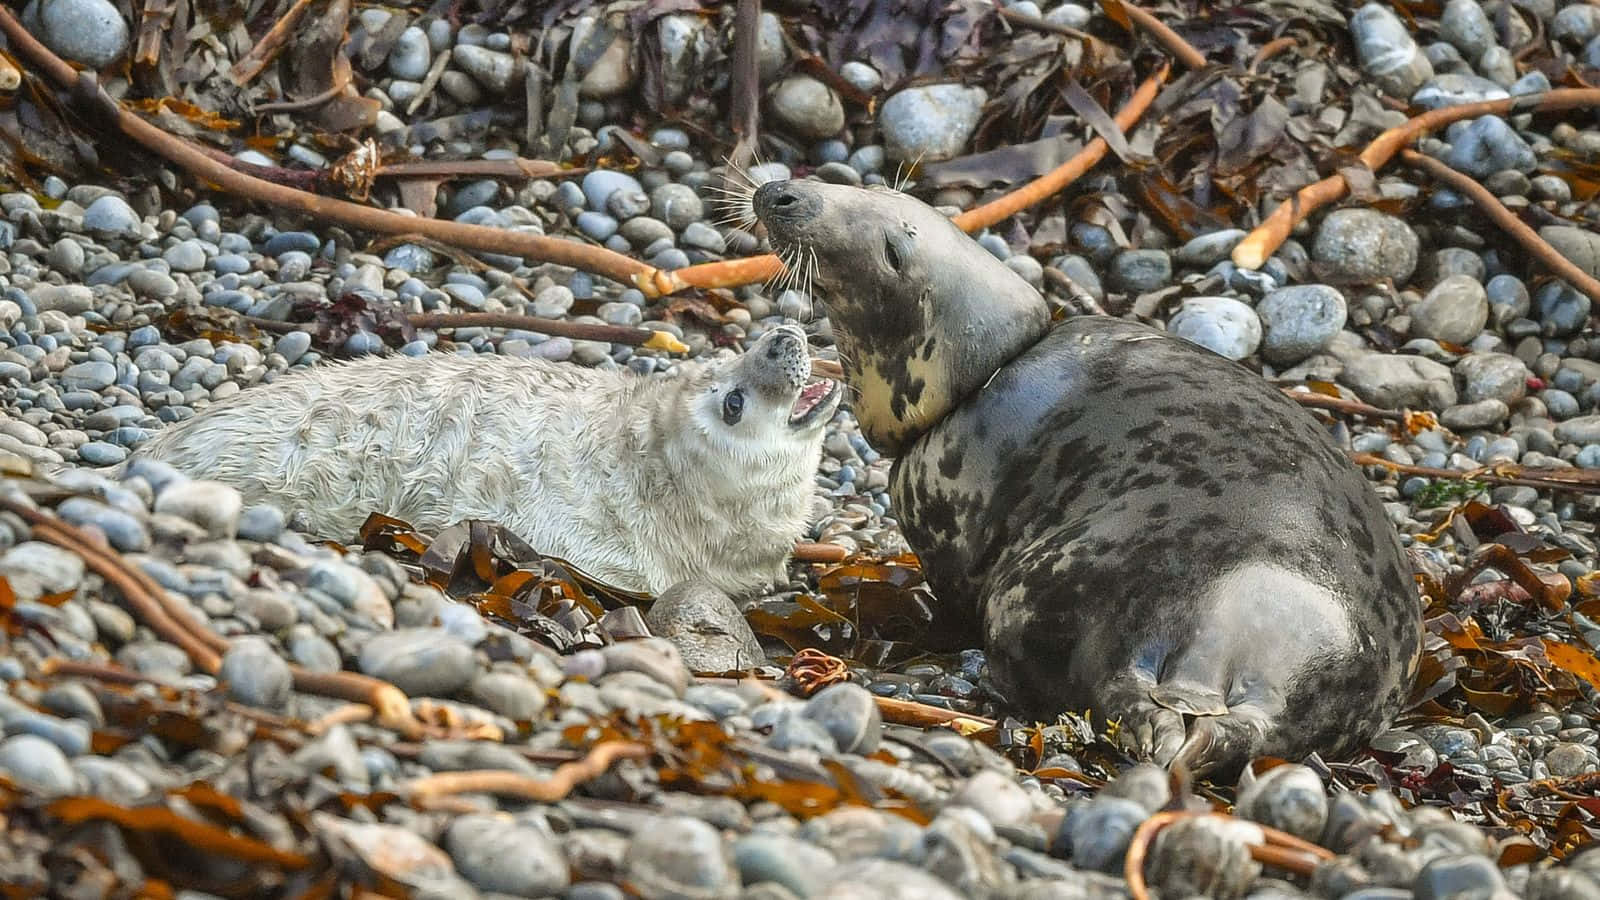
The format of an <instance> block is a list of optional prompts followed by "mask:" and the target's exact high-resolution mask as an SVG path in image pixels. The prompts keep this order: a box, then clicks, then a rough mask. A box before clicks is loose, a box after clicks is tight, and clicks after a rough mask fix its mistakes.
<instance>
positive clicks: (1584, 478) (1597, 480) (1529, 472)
mask: <svg viewBox="0 0 1600 900" xmlns="http://www.w3.org/2000/svg"><path fill="white" fill-rule="evenodd" d="M1349 456H1350V458H1351V459H1352V460H1354V461H1355V463H1356V464H1357V465H1362V466H1382V467H1384V468H1385V469H1388V470H1390V471H1392V472H1398V473H1400V474H1401V475H1418V476H1421V477H1423V478H1442V479H1445V480H1447V481H1482V482H1484V483H1485V484H1495V485H1510V486H1515V487H1531V488H1538V489H1539V490H1544V491H1577V492H1579V493H1584V494H1595V493H1600V469H1576V468H1567V469H1530V468H1528V467H1527V466H1519V465H1514V464H1512V463H1502V464H1500V465H1494V466H1482V467H1479V468H1476V469H1469V470H1467V471H1464V472H1463V471H1458V470H1456V469H1437V468H1434V467H1433V466H1414V465H1409V464H1407V463H1397V462H1395V461H1394V460H1392V459H1385V458H1384V457H1381V456H1378V455H1376V454H1373V453H1356V452H1354V451H1351V452H1350V453H1349ZM1534 473H1540V474H1534Z"/></svg>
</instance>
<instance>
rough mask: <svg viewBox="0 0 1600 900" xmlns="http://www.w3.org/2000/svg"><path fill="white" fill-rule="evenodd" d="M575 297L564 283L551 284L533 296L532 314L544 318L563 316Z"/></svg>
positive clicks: (575, 299) (570, 307)
mask: <svg viewBox="0 0 1600 900" xmlns="http://www.w3.org/2000/svg"><path fill="white" fill-rule="evenodd" d="M576 301H577V298H576V297H574V296H573V295H572V289H571V288H568V287H567V286H566V285H561V284H553V285H551V286H549V287H547V288H545V289H543V290H541V291H539V293H537V294H535V295H534V296H533V314H534V315H535V316H540V317H542V318H546V319H559V318H561V317H562V316H565V315H566V314H567V312H568V310H570V309H572V304H573V303H575V302H576Z"/></svg>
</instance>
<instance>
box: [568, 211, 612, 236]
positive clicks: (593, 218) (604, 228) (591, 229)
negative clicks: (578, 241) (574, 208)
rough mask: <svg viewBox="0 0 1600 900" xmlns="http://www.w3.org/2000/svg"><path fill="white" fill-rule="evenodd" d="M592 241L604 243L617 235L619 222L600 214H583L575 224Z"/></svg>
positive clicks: (579, 215)
mask: <svg viewBox="0 0 1600 900" xmlns="http://www.w3.org/2000/svg"><path fill="white" fill-rule="evenodd" d="M575 224H576V225H577V226H578V230H579V231H581V232H583V233H584V236H585V237H588V238H589V239H590V240H595V241H604V240H605V239H606V238H609V237H611V236H612V235H613V234H616V233H617V220H616V219H613V218H612V217H610V216H608V215H606V214H605V213H598V212H587V211H585V212H581V213H578V218H577V221H576V223H575Z"/></svg>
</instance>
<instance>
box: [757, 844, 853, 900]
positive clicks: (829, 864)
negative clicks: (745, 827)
mask: <svg viewBox="0 0 1600 900" xmlns="http://www.w3.org/2000/svg"><path fill="white" fill-rule="evenodd" d="M733 860H734V865H736V866H738V867H739V878H740V880H742V881H743V882H744V883H745V884H747V885H749V884H756V883H757V882H762V881H771V882H776V883H778V884H781V885H783V886H784V887H786V888H788V889H789V890H791V891H793V892H794V893H795V894H796V895H797V896H800V897H810V896H812V895H813V894H815V893H816V890H817V886H818V884H819V882H820V881H821V879H822V876H823V873H825V872H827V871H828V870H830V869H832V868H833V867H834V866H836V865H838V863H837V862H836V861H835V860H834V858H833V854H832V853H829V852H828V851H826V850H824V849H822V848H821V847H818V846H816V845H815V844H809V843H806V842H805V841H802V840H797V839H795V838H792V837H787V836H785V835H778V834H760V833H756V834H748V835H745V836H744V837H742V838H740V839H739V840H737V841H735V842H734V844H733Z"/></svg>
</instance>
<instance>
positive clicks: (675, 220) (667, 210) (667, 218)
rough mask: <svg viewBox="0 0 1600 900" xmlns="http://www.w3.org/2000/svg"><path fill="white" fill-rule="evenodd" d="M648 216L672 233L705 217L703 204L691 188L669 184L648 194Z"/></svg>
mask: <svg viewBox="0 0 1600 900" xmlns="http://www.w3.org/2000/svg"><path fill="white" fill-rule="evenodd" d="M650 214H651V215H652V216H654V217H655V218H657V219H660V220H661V221H663V222H665V223H667V225H668V226H669V227H671V228H672V229H673V230H674V231H682V230H683V229H684V228H687V227H688V226H689V224H690V223H692V222H698V221H700V219H701V218H702V217H703V216H704V215H705V203H704V202H703V201H702V200H701V199H700V195H699V194H696V193H695V192H694V189H693V188H691V187H689V186H687V185H683V184H674V183H670V182H669V183H667V184H663V185H661V186H660V187H658V188H656V189H655V190H654V191H652V192H651V193H650Z"/></svg>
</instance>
